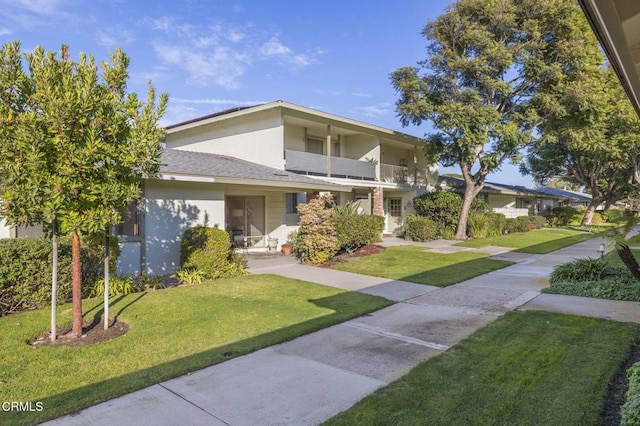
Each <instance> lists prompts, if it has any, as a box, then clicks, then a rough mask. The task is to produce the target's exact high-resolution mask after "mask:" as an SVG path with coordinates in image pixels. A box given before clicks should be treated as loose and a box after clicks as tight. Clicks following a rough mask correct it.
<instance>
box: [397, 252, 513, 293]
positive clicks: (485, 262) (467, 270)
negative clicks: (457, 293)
mask: <svg viewBox="0 0 640 426" xmlns="http://www.w3.org/2000/svg"><path fill="white" fill-rule="evenodd" d="M514 263H515V262H510V261H506V260H497V259H489V258H487V257H483V258H480V259H472V260H466V261H462V262H458V263H455V264H452V265H447V266H443V267H440V268H436V269H430V270H425V271H422V272H419V273H417V274H411V275H407V276H404V277H401V278H398V280H400V281H409V282H413V283H417V284H425V285H433V286H437V287H447V286H450V285H453V284H457V283H460V282H462V281H466V280H468V279H471V278H474V277H477V276H480V275H484V274H486V273H489V272H492V271H497V270H498V269H503V268H506V267H507V266H511V265H513V264H514Z"/></svg>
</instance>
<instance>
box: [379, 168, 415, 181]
mask: <svg viewBox="0 0 640 426" xmlns="http://www.w3.org/2000/svg"><path fill="white" fill-rule="evenodd" d="M380 180H381V181H383V182H391V183H400V184H402V183H409V168H408V167H407V166H393V165H391V164H380ZM411 180H413V177H411Z"/></svg>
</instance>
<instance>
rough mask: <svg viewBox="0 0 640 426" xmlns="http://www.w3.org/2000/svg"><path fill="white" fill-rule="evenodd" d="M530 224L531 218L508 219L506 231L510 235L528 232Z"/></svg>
mask: <svg viewBox="0 0 640 426" xmlns="http://www.w3.org/2000/svg"><path fill="white" fill-rule="evenodd" d="M529 223H530V222H529V217H527V216H519V217H510V218H508V219H507V227H506V230H507V232H509V233H514V232H527V231H528V230H529Z"/></svg>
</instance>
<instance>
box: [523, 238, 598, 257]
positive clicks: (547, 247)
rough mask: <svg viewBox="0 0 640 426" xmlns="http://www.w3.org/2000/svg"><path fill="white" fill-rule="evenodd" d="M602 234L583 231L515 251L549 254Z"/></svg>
mask: <svg viewBox="0 0 640 426" xmlns="http://www.w3.org/2000/svg"><path fill="white" fill-rule="evenodd" d="M601 236H602V235H600V234H595V233H581V234H577V235H572V236H570V237H564V238H559V239H557V240H552V241H546V242H544V243H540V244H534V245H531V246H526V247H521V248H519V249H516V250H514V251H515V252H519V253H531V254H547V253H551V252H552V251H556V250H559V249H561V248H564V247H568V246H570V245H573V244H577V243H580V242H582V241H587V240H590V239H592V238H598V237H601Z"/></svg>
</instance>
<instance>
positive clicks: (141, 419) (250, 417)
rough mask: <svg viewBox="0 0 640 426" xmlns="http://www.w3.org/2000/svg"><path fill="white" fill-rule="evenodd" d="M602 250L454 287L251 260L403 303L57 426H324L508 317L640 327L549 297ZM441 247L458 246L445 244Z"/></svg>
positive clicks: (609, 310)
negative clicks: (528, 314)
mask: <svg viewBox="0 0 640 426" xmlns="http://www.w3.org/2000/svg"><path fill="white" fill-rule="evenodd" d="M600 242H602V240H597V239H596V240H590V241H586V242H582V243H579V244H576V245H574V246H571V247H567V248H564V249H561V250H558V251H556V252H553V253H550V254H546V255H529V254H521V253H513V252H504V250H501V251H500V250H498V252H499V253H498V254H496V255H495V257H496V258H500V259H508V260H511V261H514V262H517V263H516V264H514V265H512V266H509V267H507V268H504V269H501V270H498V271H494V272H491V273H489V274H485V275H482V276H479V277H476V278H473V279H470V280H467V281H465V282H462V283H460V284H456V285H453V286H449V287H445V288H438V287H431V286H425V285H420V284H414V283H409V282H403V281H393V280H388V279H383V278H376V277H368V276H362V275H358V274H351V273H347V272H340V271H336V270H331V269H326V268H319V267H313V266H308V265H302V264H300V263H298V262H297V261H296V260H295V259H294V258H293V257H288V256H281V255H274V254H271V255H269V254H264V255H261V256H251V260H250V263H249V266H250V271H251V272H252V273H277V274H280V275H283V276H287V277H292V278H298V279H303V280H307V281H313V282H318V283H321V284H326V285H331V286H334V287H339V288H343V289H346V290H351V291H360V292H364V293H368V294H374V295H378V296H383V297H386V298H388V299H390V300H394V301H396V302H397V303H396V304H394V305H392V306H390V307H387V308H385V309H382V310H380V311H377V312H374V313H373V314H370V315H367V316H364V317H360V318H356V319H353V320H351V321H348V322H345V323H342V324H338V325H335V326H333V327H329V328H326V329H324V330H320V331H318V332H315V333H312V334H309V335H306V336H302V337H299V338H297V339H295V340H293V341H291V342H287V343H284V344H280V345H275V346H272V347H269V348H266V349H263V350H259V351H257V352H254V353H251V354H249V355H246V356H243V357H239V358H235V359H232V360H229V361H227V362H225V363H222V364H219V365H215V366H212V367H209V368H205V369H203V370H200V371H197V372H195V373H193V374H190V375H186V376H183V377H179V378H176V379H173V380H169V381H167V382H164V383H160V384H158V385H154V386H150V387H148V388H146V389H142V390H140V391H137V392H133V393H131V394H128V395H125V396H123V397H120V398H116V399H113V400H111V401H107V402H105V403H102V404H99V405H96V406H94V407H90V408H88V409H86V410H83V411H81V412H80V413H78V414H74V415H71V416H67V417H62V418H60V419H57V420H54V421H52V422H49V424H51V425H112V424H124V425H129V424H136V425H146V424H148V425H158V424H161V425H173V424H176V425H178V424H190V425H200V424H202V425H234V426H235V425H276V424H277V425H315V424H318V423H321V422H322V421H324V420H326V419H328V418H329V417H331V416H333V415H335V414H337V413H339V412H340V411H343V410H346V409H348V408H349V407H350V406H352V405H353V404H354V403H356V402H357V401H359V400H360V399H362V398H363V397H365V396H366V395H368V394H370V393H371V392H373V391H375V390H376V389H378V388H380V387H382V386H385V385H386V384H388V383H390V382H391V381H393V380H395V379H397V378H398V377H400V376H402V375H404V374H406V373H407V372H408V371H409V370H411V369H412V368H413V367H415V366H416V365H417V364H418V363H420V362H421V361H423V360H425V359H428V358H431V357H433V356H436V355H438V354H440V353H442V352H443V351H445V350H447V349H448V348H449V347H451V346H452V345H454V344H456V343H457V342H459V341H460V340H461V339H463V338H465V337H467V336H468V335H470V334H471V333H473V332H474V331H476V330H477V329H479V328H481V327H483V326H485V325H486V324H488V323H490V322H491V321H493V320H495V319H496V318H497V317H499V316H500V315H502V314H504V313H505V312H507V311H511V310H515V309H540V310H550V311H556V312H568V313H574V314H578V315H587V316H596V317H604V318H611V319H615V320H618V321H633V322H640V309H638V308H640V304H639V303H635V302H616V301H603V300H595V299H587V298H579V297H568V296H554V295H547V294H542V295H541V294H540V290H541V289H542V288H543V287H545V286H546V285H547V278H548V276H549V274H550V272H551V270H552V269H553V266H554V265H557V264H560V263H564V262H567V261H571V260H572V259H575V258H586V257H596V256H597V255H598V253H597V249H598V245H599V244H600ZM428 245H429V244H427V246H428ZM433 246H438V247H440V248H442V247H447V246H448V247H451V245H450V244H448V243H446V242H440V243H438V242H435V243H433ZM451 250H455V249H453V248H452V249H451Z"/></svg>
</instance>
